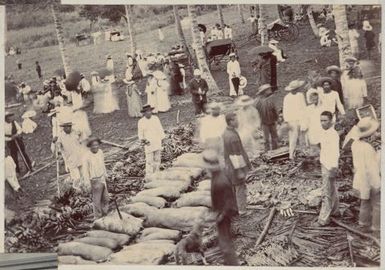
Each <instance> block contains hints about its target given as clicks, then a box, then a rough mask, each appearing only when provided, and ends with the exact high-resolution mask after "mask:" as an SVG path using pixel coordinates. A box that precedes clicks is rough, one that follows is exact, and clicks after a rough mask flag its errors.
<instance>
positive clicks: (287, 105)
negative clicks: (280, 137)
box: [282, 80, 306, 160]
mask: <svg viewBox="0 0 385 270" xmlns="http://www.w3.org/2000/svg"><path fill="white" fill-rule="evenodd" d="M305 85H306V82H305V81H301V80H294V81H291V82H290V83H289V85H288V86H287V87H286V88H285V91H288V92H289V93H288V94H287V95H286V96H285V98H284V99H283V108H282V111H283V119H284V120H285V122H287V123H288V125H289V128H290V129H289V157H290V159H292V160H293V159H294V152H295V149H296V147H297V142H298V137H299V134H300V128H301V126H302V124H303V120H304V116H303V112H304V111H305V109H306V101H305V96H304V94H303V93H302V92H301V91H302V89H303V88H304V86H305Z"/></svg>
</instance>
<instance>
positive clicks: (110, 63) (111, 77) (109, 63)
mask: <svg viewBox="0 0 385 270" xmlns="http://www.w3.org/2000/svg"><path fill="white" fill-rule="evenodd" d="M106 68H107V70H108V71H109V72H111V75H109V76H108V80H109V81H110V83H113V82H114V81H115V75H114V74H115V73H114V61H113V60H112V56H111V55H110V54H109V55H107V61H106Z"/></svg>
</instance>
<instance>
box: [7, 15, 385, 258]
mask: <svg viewBox="0 0 385 270" xmlns="http://www.w3.org/2000/svg"><path fill="white" fill-rule="evenodd" d="M268 12H269V15H270V17H269V18H268V21H272V20H273V18H274V15H273V14H275V11H274V10H268ZM234 13H236V12H235V11H234V10H226V11H225V18H226V16H227V15H226V14H228V16H229V18H230V19H229V20H232V22H234V18H236V16H235V15H234ZM204 20H208V17H205V18H204ZM232 26H233V29H234V30H233V31H235V32H238V33H237V34H238V35H236V36H237V39H236V41H235V42H236V44H241V43H243V42H244V41H245V38H246V36H247V33H248V32H249V31H250V30H249V29H250V26H249V25H247V24H245V25H241V24H235V23H234V24H233V25H232ZM374 27H376V29H377V27H378V26H374ZM171 30H173V28H172V27H171V26H170V27H169V31H171ZM162 46H163V45H162ZM254 46H255V44H253V42H250V43H248V44H246V45H245V46H244V47H241V48H238V51H239V57H240V64H241V70H242V74H243V76H245V77H246V78H247V79H248V86H247V87H246V89H245V93H246V94H248V95H250V96H254V93H255V91H256V90H257V86H256V85H255V84H254V83H253V81H254V79H253V77H254V74H253V71H252V68H251V64H250V62H249V59H250V56H249V55H248V51H249V50H250V49H251V48H253V47H254ZM360 46H361V51H362V52H363V53H362V57H361V58H362V59H365V58H366V53H365V49H364V47H363V44H362V43H361V44H360ZM280 47H281V48H282V49H283V50H284V51H285V53H286V54H287V55H288V57H289V58H288V60H287V61H286V62H285V63H281V64H279V66H278V84H279V90H278V92H277V93H276V104H277V107H279V108H280V107H281V106H282V99H283V97H284V95H285V91H284V90H283V88H284V87H285V86H286V85H287V84H288V83H289V82H290V81H291V80H294V79H299V78H300V79H305V78H306V75H307V72H308V71H310V70H316V71H320V72H321V73H322V74H325V71H324V69H325V67H327V66H329V65H338V48H337V47H336V46H333V47H330V48H320V45H319V40H318V39H316V38H315V37H314V36H313V34H312V32H311V29H310V26H309V25H305V26H302V27H301V29H300V36H299V38H298V39H297V40H296V41H294V42H281V43H280ZM44 50H45V49H41V50H40V51H39V53H37V54H36V55H40V56H42V53H43V52H44ZM48 50H51V48H48ZM103 51H106V48H103ZM83 52H84V48H81V49H79V50H78V51H77V53H79V54H81V53H83ZM114 53H115V54H117V52H114ZM50 55H51V56H52V52H50ZM98 55H99V59H100V58H101V56H100V55H101V53H98ZM54 58H55V59H56V58H57V55H55V57H54ZM52 59H53V58H52ZM88 60H90V59H88ZM100 61H102V60H100ZM120 62H121V63H120V64H119V66H120V68H121V66H122V65H123V60H120ZM57 63H60V62H59V61H57ZM85 63H86V62H85ZM85 63H82V67H84V65H85ZM374 64H375V65H376V67H378V69H377V70H376V71H375V74H372V75H373V76H374V77H375V76H380V74H381V71H380V57H377V55H376V56H375V57H374ZM7 65H8V66H10V65H11V63H10V62H7ZM51 66H52V65H51ZM93 66H95V65H93ZM224 67H225V64H221V65H220V66H219V67H213V70H212V74H213V76H214V78H215V80H216V82H217V84H218V85H219V87H220V89H222V90H223V95H228V91H229V90H228V88H229V87H228V77H227V74H226V73H225V71H224V70H223V69H224ZM7 70H9V68H7ZM31 73H33V72H31ZM34 75H35V74H33V76H34ZM26 76H28V77H31V78H32V75H30V74H28V75H26ZM19 77H20V75H19ZM379 81H380V79H377V80H374V79H373V80H372V79H370V80H368V92H369V100H370V101H371V103H372V104H375V105H376V106H375V107H376V108H377V109H379V106H380V102H381V95H380V94H381V92H380V89H381V88H380V83H379ZM140 87H141V89H144V86H143V84H142V85H140ZM116 92H117V93H118V96H119V98H120V106H121V107H120V108H121V110H119V111H117V112H114V113H111V114H103V115H94V114H92V113H91V108H88V109H87V113H88V117H89V121H90V124H91V129H92V131H93V133H94V134H95V135H96V136H99V137H101V138H103V139H105V140H108V141H111V142H115V143H118V144H125V142H126V140H127V138H129V137H131V136H134V135H136V132H137V119H132V118H129V117H128V116H127V102H126V100H125V94H124V88H117V89H116ZM185 100H190V95H189V94H188V93H186V94H185V95H184V96H182V97H173V98H172V103H173V107H172V109H171V110H170V111H169V112H167V113H163V114H160V119H161V122H162V123H163V126H164V127H165V128H166V129H168V128H170V127H173V126H175V125H176V114H177V112H178V110H180V119H181V122H182V123H188V122H190V121H194V118H193V117H192V116H193V107H192V104H191V103H189V102H188V103H186V104H180V103H179V102H181V101H185ZM21 110H22V109H21V108H20V111H21ZM377 113H378V114H379V113H380V111H379V110H378V111H377ZM37 122H38V124H39V128H38V129H37V130H36V131H35V133H34V134H33V135H32V136H25V139H24V141H25V143H26V148H27V151H28V153H30V155H31V157H32V159H33V160H35V161H37V168H38V167H40V166H42V165H43V164H46V163H47V162H50V161H51V160H52V154H51V152H50V140H51V129H50V127H49V122H48V119H47V117H46V116H45V115H40V116H39V118H38V120H37ZM106 150H108V149H107V148H106ZM55 176H56V170H55V165H53V166H51V167H50V168H48V169H46V170H44V171H42V172H41V173H39V174H37V175H35V176H32V177H29V178H27V179H25V180H22V181H21V185H22V187H23V188H24V190H25V191H26V196H25V197H23V198H22V199H19V200H16V198H15V197H14V196H13V195H12V194H11V193H10V192H9V189H8V192H7V199H6V207H7V208H8V209H11V210H13V211H15V212H16V214H22V213H23V212H25V211H29V210H31V206H32V205H34V203H36V202H37V201H40V200H46V199H49V198H52V196H54V195H55V192H56V188H55V185H54V184H52V179H55ZM49 183H51V184H49ZM262 212H263V211H262ZM264 214H265V215H266V216H267V214H268V213H264ZM301 218H303V219H306V220H308V221H309V220H312V219H314V217H312V216H311V215H305V216H303V217H301ZM247 221H248V222H245V224H244V225H245V226H240V227H241V231H242V228H243V227H245V230H244V231H243V232H241V233H240V234H241V236H240V237H239V238H238V239H237V241H236V244H237V246H238V249H239V251H240V253H241V254H242V253H244V254H246V249H247V248H249V247H250V245H251V244H252V243H253V242H254V241H255V238H256V237H257V236H258V234H259V232H260V231H261V230H262V227H263V224H264V223H263V224H260V223H261V222H264V221H263V220H262V219H261V211H257V210H256V211H252V213H250V215H249V216H248V220H247ZM280 222H281V223H282V222H284V219H282V218H278V219H277V220H276V221H275V223H280ZM289 223H290V222H289ZM246 224H248V225H247V226H246ZM277 226H278V225H277ZM280 226H281V225H280ZM304 226H305V225H304ZM268 238H269V237H268ZM299 265H301V264H299ZM303 265H306V262H304V263H303ZM329 265H330V264H329Z"/></svg>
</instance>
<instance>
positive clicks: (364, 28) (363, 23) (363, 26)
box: [362, 20, 373, 31]
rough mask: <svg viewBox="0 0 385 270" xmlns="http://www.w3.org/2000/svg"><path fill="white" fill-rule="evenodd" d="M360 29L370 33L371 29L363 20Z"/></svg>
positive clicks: (368, 23) (366, 21)
mask: <svg viewBox="0 0 385 270" xmlns="http://www.w3.org/2000/svg"><path fill="white" fill-rule="evenodd" d="M362 29H363V30H364V31H372V30H373V27H372V26H371V25H370V22H369V21H368V20H365V21H363V22H362Z"/></svg>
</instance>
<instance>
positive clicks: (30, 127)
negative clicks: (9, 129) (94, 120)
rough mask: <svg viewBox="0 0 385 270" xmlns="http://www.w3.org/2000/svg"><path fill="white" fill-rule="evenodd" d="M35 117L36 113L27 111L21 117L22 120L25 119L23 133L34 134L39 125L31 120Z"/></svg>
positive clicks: (22, 125)
mask: <svg viewBox="0 0 385 270" xmlns="http://www.w3.org/2000/svg"><path fill="white" fill-rule="evenodd" d="M34 116H36V112H35V111H26V112H25V113H24V114H23V115H22V116H21V118H23V122H22V123H21V128H22V130H23V133H25V134H30V133H33V132H34V131H35V129H36V128H37V124H36V123H35V122H34V121H33V120H32V119H31V118H32V117H34Z"/></svg>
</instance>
